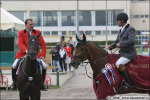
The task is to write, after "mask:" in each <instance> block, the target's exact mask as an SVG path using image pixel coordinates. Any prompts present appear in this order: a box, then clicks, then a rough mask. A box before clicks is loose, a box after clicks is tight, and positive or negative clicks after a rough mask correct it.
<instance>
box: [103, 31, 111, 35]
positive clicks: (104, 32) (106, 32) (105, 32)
mask: <svg viewBox="0 0 150 100" xmlns="http://www.w3.org/2000/svg"><path fill="white" fill-rule="evenodd" d="M109 33H110V31H102V35H106V34H108V35H109Z"/></svg>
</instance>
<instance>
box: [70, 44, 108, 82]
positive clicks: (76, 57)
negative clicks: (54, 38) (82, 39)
mask: <svg viewBox="0 0 150 100" xmlns="http://www.w3.org/2000/svg"><path fill="white" fill-rule="evenodd" d="M85 46H86V47H85V48H82V47H80V48H78V49H81V48H82V49H85V51H86V52H88V54H89V56H90V58H91V60H92V61H89V62H86V63H87V64H88V63H93V64H95V65H96V62H97V61H100V60H103V59H104V58H106V57H108V56H109V55H106V56H104V57H101V58H98V59H96V60H95V59H94V58H93V56H92V55H91V52H90V50H89V47H88V41H87V42H86V43H85ZM72 58H74V59H75V60H76V62H77V63H82V66H83V67H85V71H86V75H87V76H88V77H89V78H90V79H94V78H92V77H91V76H89V75H88V73H87V69H86V67H87V64H86V65H83V61H84V60H86V59H87V58H86V57H85V56H83V55H82V56H76V55H75V56H73V57H72ZM78 58H79V59H81V61H80V62H78V60H77V59H78ZM96 66H97V65H96ZM99 66H102V65H99ZM94 80H95V79H94ZM95 81H96V80H95Z"/></svg>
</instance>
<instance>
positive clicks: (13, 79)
mask: <svg viewBox="0 0 150 100" xmlns="http://www.w3.org/2000/svg"><path fill="white" fill-rule="evenodd" d="M16 71H17V69H13V68H12V81H13V83H12V85H11V86H10V89H11V90H16V89H17V87H16V82H17V75H16Z"/></svg>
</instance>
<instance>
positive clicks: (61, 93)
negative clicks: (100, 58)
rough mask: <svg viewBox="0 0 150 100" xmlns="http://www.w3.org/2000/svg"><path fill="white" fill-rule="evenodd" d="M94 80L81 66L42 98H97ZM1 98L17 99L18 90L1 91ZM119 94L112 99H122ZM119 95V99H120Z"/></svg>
mask: <svg viewBox="0 0 150 100" xmlns="http://www.w3.org/2000/svg"><path fill="white" fill-rule="evenodd" d="M87 68H88V73H89V75H90V76H92V71H91V68H90V66H88V67H87ZM92 86H93V85H92V80H91V79H89V78H88V77H87V76H86V74H85V70H84V67H81V66H80V67H79V68H78V69H77V70H75V72H74V75H73V77H72V78H71V79H69V80H68V81H67V82H66V83H65V84H64V85H63V86H61V88H59V89H49V90H48V91H46V92H45V91H42V93H41V99H42V100H45V99H46V100H54V99H61V100H62V99H64V100H66V99H76V100H78V99H83V100H85V99H96V97H95V94H94V91H93V87H92ZM0 95H1V100H11V99H13V100H17V99H18V97H19V96H18V91H15V92H12V91H9V92H8V91H5V92H1V94H0ZM119 96H120V95H119ZM119 96H118V95H117V96H116V97H114V98H113V99H111V100H121V99H120V97H119ZM122 96H123V97H127V98H126V100H150V98H146V99H143V98H142V99H139V98H138V99H137V98H136V99H135V98H134V97H135V96H138V97H148V94H125V95H122ZM129 96H134V97H133V99H128V97H129ZM118 97H119V99H118ZM124 100H125V99H124Z"/></svg>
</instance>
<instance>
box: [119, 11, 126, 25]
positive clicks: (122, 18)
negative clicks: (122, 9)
mask: <svg viewBox="0 0 150 100" xmlns="http://www.w3.org/2000/svg"><path fill="white" fill-rule="evenodd" d="M118 20H123V21H124V22H125V23H126V22H127V21H128V15H127V14H126V13H120V14H118V16H117V21H118Z"/></svg>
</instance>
